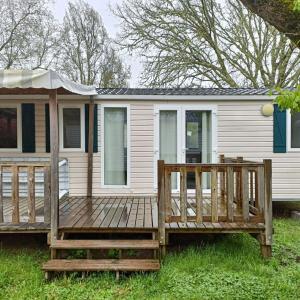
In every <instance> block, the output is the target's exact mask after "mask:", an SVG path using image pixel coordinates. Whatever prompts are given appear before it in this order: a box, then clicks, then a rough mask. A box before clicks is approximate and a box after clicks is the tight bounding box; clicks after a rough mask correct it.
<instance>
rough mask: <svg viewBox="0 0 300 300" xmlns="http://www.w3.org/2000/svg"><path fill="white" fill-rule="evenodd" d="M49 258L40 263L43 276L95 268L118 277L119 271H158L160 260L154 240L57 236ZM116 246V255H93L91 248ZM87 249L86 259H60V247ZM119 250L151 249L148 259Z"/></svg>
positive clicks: (66, 249)
mask: <svg viewBox="0 0 300 300" xmlns="http://www.w3.org/2000/svg"><path fill="white" fill-rule="evenodd" d="M50 249H51V259H50V260H49V261H48V262H46V263H44V264H43V267H42V269H43V271H45V278H46V279H47V280H48V279H50V275H51V274H52V273H54V272H95V271H113V272H116V277H117V279H118V278H119V272H120V271H122V272H136V271H158V270H159V269H160V261H159V259H157V258H156V255H157V253H158V252H159V242H158V241H157V240H112V239H109V240H56V241H55V242H53V243H52V244H51V245H50ZM110 249H114V250H118V253H119V258H117V259H93V258H92V251H95V250H110ZM62 250H63V251H68V250H87V258H85V259H77V258H76V259H61V258H60V251H62ZM122 250H153V256H154V258H151V259H133V258H132V259H131V258H127V259H123V258H122Z"/></svg>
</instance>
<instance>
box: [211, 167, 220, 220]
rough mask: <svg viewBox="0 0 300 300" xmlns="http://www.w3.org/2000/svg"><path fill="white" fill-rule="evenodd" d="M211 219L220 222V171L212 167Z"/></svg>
mask: <svg viewBox="0 0 300 300" xmlns="http://www.w3.org/2000/svg"><path fill="white" fill-rule="evenodd" d="M211 219H212V222H213V223H214V222H218V171H217V168H215V167H212V168H211Z"/></svg>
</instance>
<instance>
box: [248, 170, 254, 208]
mask: <svg viewBox="0 0 300 300" xmlns="http://www.w3.org/2000/svg"><path fill="white" fill-rule="evenodd" d="M253 175H254V171H250V172H249V176H250V204H251V205H252V206H254V186H253Z"/></svg>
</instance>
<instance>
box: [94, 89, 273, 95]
mask: <svg viewBox="0 0 300 300" xmlns="http://www.w3.org/2000/svg"><path fill="white" fill-rule="evenodd" d="M97 91H98V94H99V95H137V96H143V95H152V96H155V95H162V96H165V95H169V96H177V95H178V96H180V95H182V96H202V95H204V96H209V95H225V96H226V95H228V96H231V95H268V94H269V92H270V89H267V88H258V89H254V88H168V89H164V88H153V89H147V88H138V89H137V88H115V89H103V88H100V89H97Z"/></svg>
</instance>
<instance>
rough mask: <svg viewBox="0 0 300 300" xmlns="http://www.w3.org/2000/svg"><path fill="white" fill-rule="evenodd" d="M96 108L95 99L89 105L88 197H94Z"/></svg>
mask: <svg viewBox="0 0 300 300" xmlns="http://www.w3.org/2000/svg"><path fill="white" fill-rule="evenodd" d="M94 108H95V103H94V99H93V97H91V99H90V103H89V135H88V173H87V197H88V198H91V197H92V195H93V155H94Z"/></svg>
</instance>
